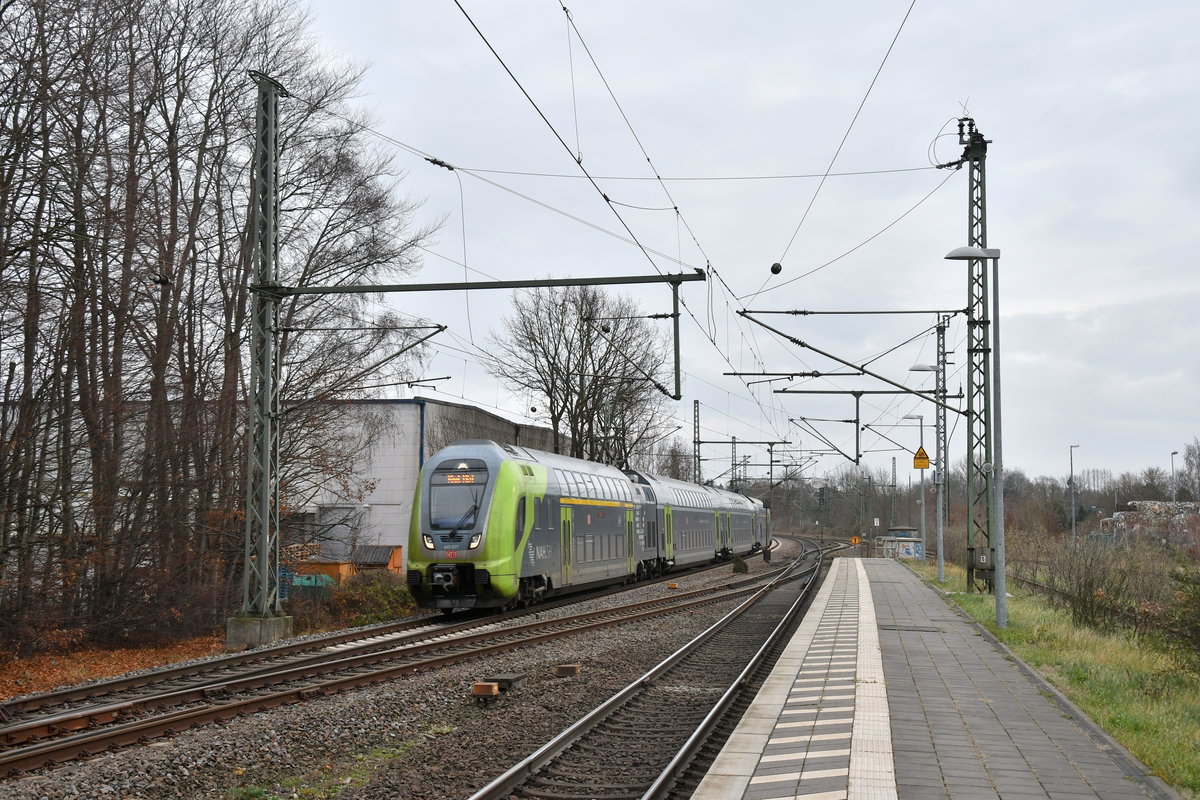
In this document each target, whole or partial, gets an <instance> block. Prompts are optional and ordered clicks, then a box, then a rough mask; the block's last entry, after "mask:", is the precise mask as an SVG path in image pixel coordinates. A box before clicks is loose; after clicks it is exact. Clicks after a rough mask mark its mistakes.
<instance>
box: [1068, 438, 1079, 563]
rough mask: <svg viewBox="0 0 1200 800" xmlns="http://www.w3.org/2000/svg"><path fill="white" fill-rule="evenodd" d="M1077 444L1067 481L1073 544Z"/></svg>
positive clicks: (1073, 451)
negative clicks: (1069, 490)
mask: <svg viewBox="0 0 1200 800" xmlns="http://www.w3.org/2000/svg"><path fill="white" fill-rule="evenodd" d="M1076 447H1079V445H1077V444H1073V445H1071V477H1070V478H1068V479H1067V483H1068V484H1069V485H1070V487H1071V544H1075V517H1076V516H1078V515H1077V514H1076V513H1075V448H1076Z"/></svg>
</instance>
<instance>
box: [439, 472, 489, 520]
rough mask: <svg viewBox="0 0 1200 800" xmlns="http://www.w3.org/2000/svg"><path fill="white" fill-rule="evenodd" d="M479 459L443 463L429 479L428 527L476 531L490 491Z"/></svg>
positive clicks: (486, 474)
mask: <svg viewBox="0 0 1200 800" xmlns="http://www.w3.org/2000/svg"><path fill="white" fill-rule="evenodd" d="M487 483H488V469H487V466H486V465H485V464H484V463H483V462H482V461H480V460H479V459H474V458H468V459H462V460H450V461H444V462H442V463H441V464H439V465H438V466H437V469H435V470H434V471H433V474H432V475H430V476H429V524H430V526H431V527H433V528H435V529H437V530H447V529H455V528H473V527H475V520H476V518H477V516H478V512H479V505H480V503H481V502H482V500H483V492H484V489H486V488H487Z"/></svg>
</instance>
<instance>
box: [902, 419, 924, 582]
mask: <svg viewBox="0 0 1200 800" xmlns="http://www.w3.org/2000/svg"><path fill="white" fill-rule="evenodd" d="M900 419H915V420H917V424H918V425H919V426H920V428H921V445H920V447H921V451H922V452H924V451H925V415H924V414H905V415H904V416H903V417H901V418H900ZM920 473H921V501H920V503H919V506H920V512H921V521H920V523H919V524H920V529H921V563H922V564H923V563H925V470H924V469H920Z"/></svg>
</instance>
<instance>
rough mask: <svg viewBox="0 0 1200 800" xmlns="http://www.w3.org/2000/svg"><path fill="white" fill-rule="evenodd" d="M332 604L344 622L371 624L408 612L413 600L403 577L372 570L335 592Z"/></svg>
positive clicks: (336, 617) (335, 614) (410, 609)
mask: <svg viewBox="0 0 1200 800" xmlns="http://www.w3.org/2000/svg"><path fill="white" fill-rule="evenodd" d="M330 606H331V608H332V611H333V616H334V619H335V620H336V621H337V622H339V623H340V624H343V625H347V626H355V625H370V624H372V623H375V622H385V621H387V620H389V619H395V618H396V617H403V616H405V615H407V614H408V613H409V612H411V611H412V609H413V599H412V595H411V594H409V592H408V586H407V585H405V582H404V578H403V577H402V576H398V575H393V574H392V573H390V572H386V571H384V570H372V571H370V572H365V573H363V574H361V575H355V576H354V577H353V578H351V579H350V580H348V581H346V583H345V584H344V585H343V586H341V587H340V588H339V589H338V590H337V591H335V592H334V593H333V595H332V597H331V598H330Z"/></svg>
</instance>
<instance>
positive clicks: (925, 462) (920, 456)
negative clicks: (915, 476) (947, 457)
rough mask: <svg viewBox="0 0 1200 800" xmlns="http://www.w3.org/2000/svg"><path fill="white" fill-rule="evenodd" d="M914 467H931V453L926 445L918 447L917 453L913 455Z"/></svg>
mask: <svg viewBox="0 0 1200 800" xmlns="http://www.w3.org/2000/svg"><path fill="white" fill-rule="evenodd" d="M913 469H929V454H928V453H926V452H925V448H924V447H918V448H917V454H916V455H914V456H913Z"/></svg>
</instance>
